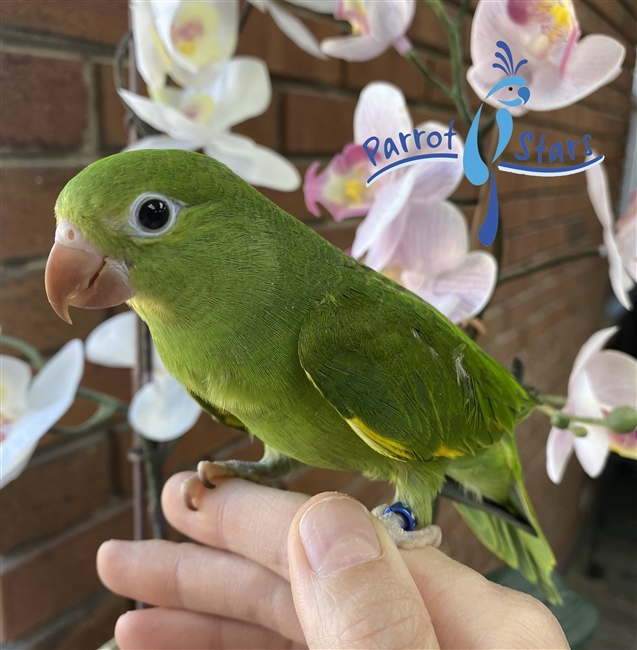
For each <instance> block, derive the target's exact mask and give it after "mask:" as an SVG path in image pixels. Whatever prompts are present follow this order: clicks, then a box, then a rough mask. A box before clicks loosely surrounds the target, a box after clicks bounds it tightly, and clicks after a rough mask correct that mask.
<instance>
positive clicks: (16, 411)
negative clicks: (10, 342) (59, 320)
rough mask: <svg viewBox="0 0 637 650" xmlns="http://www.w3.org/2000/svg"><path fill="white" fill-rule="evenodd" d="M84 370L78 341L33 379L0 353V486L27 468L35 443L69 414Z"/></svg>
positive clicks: (23, 364)
mask: <svg viewBox="0 0 637 650" xmlns="http://www.w3.org/2000/svg"><path fill="white" fill-rule="evenodd" d="M83 372H84V353H83V349H82V341H80V340H79V339H74V340H72V341H69V342H68V343H67V344H66V345H65V346H64V347H63V348H62V349H61V350H60V351H59V352H58V353H57V354H56V355H55V356H54V357H52V358H51V359H50V360H49V361H48V363H46V364H45V365H44V367H43V368H42V369H41V370H40V371H39V372H38V374H37V375H36V376H35V378H34V379H33V380H32V379H31V367H30V366H29V364H28V363H26V362H25V361H22V360H21V359H17V358H15V357H11V356H7V355H0V488H3V487H4V486H5V485H7V483H10V482H11V481H13V480H14V479H15V478H17V477H18V476H19V475H20V474H21V473H22V472H23V470H24V468H25V467H26V466H27V463H28V462H29V459H30V458H31V456H32V455H33V452H34V451H35V448H36V447H37V444H38V440H39V439H40V438H41V437H42V436H43V435H44V434H45V433H46V432H47V431H48V430H49V429H50V428H51V427H52V426H53V425H54V424H55V423H56V422H57V421H58V420H59V419H60V418H61V417H62V416H63V415H64V414H65V413H66V412H67V411H68V410H69V408H70V407H71V404H73V401H74V400H75V394H76V392H77V387H78V385H79V383H80V379H81V378H82V374H83Z"/></svg>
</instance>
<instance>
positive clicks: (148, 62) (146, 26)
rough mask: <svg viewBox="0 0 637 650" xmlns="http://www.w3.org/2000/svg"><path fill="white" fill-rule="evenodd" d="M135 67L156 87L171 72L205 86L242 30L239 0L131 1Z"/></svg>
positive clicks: (183, 80) (188, 82) (180, 80)
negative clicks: (191, 0)
mask: <svg viewBox="0 0 637 650" xmlns="http://www.w3.org/2000/svg"><path fill="white" fill-rule="evenodd" d="M130 6H131V12H132V18H133V36H134V41H135V57H136V63H137V67H138V70H139V73H140V74H141V76H142V78H143V79H144V81H145V82H146V83H147V84H148V85H149V86H151V87H153V88H161V87H163V86H164V85H165V82H166V75H167V74H169V75H170V76H171V77H172V78H173V79H174V80H175V81H176V82H177V83H180V84H182V85H183V86H188V87H191V88H199V89H201V88H205V87H207V86H208V85H209V84H210V83H211V82H212V81H213V80H214V79H215V77H216V76H217V75H218V74H219V73H220V72H221V70H222V68H223V66H224V64H225V63H226V62H227V61H228V60H229V59H230V57H231V56H232V55H233V54H234V50H235V48H236V45H237V36H238V31H239V5H238V2H236V0H232V1H230V2H228V1H227V0H199V1H197V2H187V1H186V2H184V1H180V0H131V5H130Z"/></svg>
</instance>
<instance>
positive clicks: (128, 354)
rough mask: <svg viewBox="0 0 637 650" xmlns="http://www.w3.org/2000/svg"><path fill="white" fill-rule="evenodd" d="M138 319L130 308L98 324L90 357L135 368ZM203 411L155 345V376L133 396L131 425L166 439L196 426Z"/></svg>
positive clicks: (88, 348)
mask: <svg viewBox="0 0 637 650" xmlns="http://www.w3.org/2000/svg"><path fill="white" fill-rule="evenodd" d="M135 319H136V316H135V313H134V312H132V311H127V312H124V313H123V314H118V315H117V316H113V317H112V318H109V319H108V320H106V321H104V322H103V323H102V324H101V325H98V326H97V327H96V328H95V329H94V330H93V331H92V332H91V333H90V334H89V336H88V338H87V339H86V358H87V359H88V360H89V361H91V362H93V363H97V364H99V365H102V366H109V367H111V368H133V367H134V366H135V359H136V349H135V344H136V338H137V336H136V323H135ZM200 412H201V408H200V406H199V404H197V402H195V400H194V399H192V397H190V395H189V394H188V393H187V391H186V389H185V388H184V387H183V386H182V385H181V384H180V383H179V382H178V381H177V380H176V379H175V378H174V377H172V376H171V375H170V374H169V372H168V370H166V367H165V366H164V364H163V363H162V361H161V359H160V358H159V355H158V354H157V351H156V350H155V346H153V356H152V379H151V381H150V382H148V383H147V384H145V385H144V386H142V387H141V388H140V389H139V390H138V391H137V393H135V395H134V396H133V399H132V400H131V403H130V407H129V409H128V421H129V423H130V425H131V426H132V427H133V428H134V429H135V430H136V431H139V432H140V433H141V435H143V436H144V438H148V439H149V440H156V441H158V442H165V441H167V440H174V439H175V438H179V436H182V435H183V434H184V433H186V431H188V430H189V429H192V427H193V426H194V425H195V422H197V420H198V418H199V414H200Z"/></svg>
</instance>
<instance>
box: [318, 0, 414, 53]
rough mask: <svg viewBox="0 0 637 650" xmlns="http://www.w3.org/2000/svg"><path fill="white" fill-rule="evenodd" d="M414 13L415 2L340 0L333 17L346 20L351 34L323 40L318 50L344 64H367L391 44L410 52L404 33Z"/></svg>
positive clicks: (400, 50)
mask: <svg viewBox="0 0 637 650" xmlns="http://www.w3.org/2000/svg"><path fill="white" fill-rule="evenodd" d="M415 11H416V2H415V0H339V2H338V7H337V9H336V11H335V12H334V17H335V18H337V19H338V20H347V21H348V22H349V24H350V25H351V26H352V34H351V36H336V37H333V38H326V39H325V40H323V41H322V42H321V51H322V52H323V53H324V54H328V55H329V56H333V57H335V58H337V59H345V61H369V59H373V58H375V57H377V56H379V55H380V54H382V53H383V52H384V51H385V50H387V48H389V47H390V46H392V45H393V46H394V47H395V48H396V49H397V50H398V52H399V53H400V54H405V53H406V52H408V51H409V50H410V49H411V43H410V41H409V39H408V38H407V37H406V36H405V33H406V32H407V30H408V29H409V27H410V25H411V22H412V20H413V19H414V13H415Z"/></svg>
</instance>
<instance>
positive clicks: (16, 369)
mask: <svg viewBox="0 0 637 650" xmlns="http://www.w3.org/2000/svg"><path fill="white" fill-rule="evenodd" d="M30 383H31V366H29V364H28V363H26V361H22V359H16V357H11V356H8V355H4V354H0V413H1V414H2V415H3V416H4V417H6V418H8V419H10V420H16V419H17V418H18V417H20V415H22V414H23V413H24V411H25V410H26V408H27V398H28V394H29V384H30Z"/></svg>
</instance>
